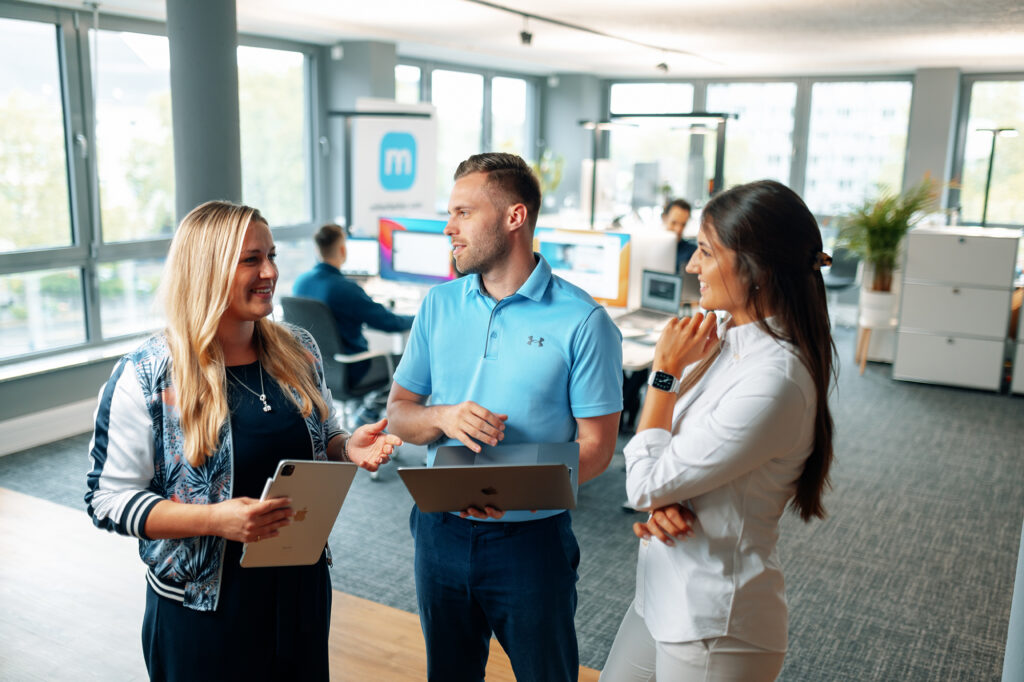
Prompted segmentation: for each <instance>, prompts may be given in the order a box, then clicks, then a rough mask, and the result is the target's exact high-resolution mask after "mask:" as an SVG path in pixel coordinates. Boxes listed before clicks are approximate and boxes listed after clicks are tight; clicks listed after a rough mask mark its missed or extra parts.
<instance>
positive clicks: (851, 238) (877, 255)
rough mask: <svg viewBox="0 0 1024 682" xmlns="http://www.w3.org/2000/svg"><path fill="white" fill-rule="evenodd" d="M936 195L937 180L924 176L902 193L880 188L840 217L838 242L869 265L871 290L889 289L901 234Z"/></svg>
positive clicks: (927, 207) (919, 216) (931, 203)
mask: <svg viewBox="0 0 1024 682" xmlns="http://www.w3.org/2000/svg"><path fill="white" fill-rule="evenodd" d="M937 198H938V188H937V183H935V182H934V181H933V180H932V179H931V178H930V177H928V176H925V178H924V180H922V181H921V182H920V183H919V184H917V185H914V186H913V187H911V188H910V189H908V190H907V191H905V192H903V193H902V194H897V193H895V192H892V191H891V190H887V189H883V190H882V191H881V193H880V194H879V196H878V197H877V198H875V199H869V200H867V201H865V202H864V203H863V204H861V205H860V206H858V207H857V208H855V209H854V210H853V211H852V212H851V213H850V214H849V215H848V216H846V217H845V218H843V219H842V221H841V223H840V229H839V243H840V244H842V245H843V246H845V247H846V248H848V249H850V250H851V251H853V252H854V253H856V254H858V255H860V257H861V259H862V260H863V261H864V262H865V264H867V265H871V266H872V270H873V272H874V277H873V278H872V281H871V287H870V290H871V291H885V292H888V291H892V273H893V270H895V269H896V259H897V258H898V256H899V248H900V242H901V241H903V236H904V235H905V234H906V233H907V231H908V230H910V228H911V227H913V226H914V225H915V224H916V223H917V222H918V221H920V220H921V218H923V217H924V216H925V214H926V213H927V212H928V210H929V209H931V208H933V207H934V206H935V202H936V199H937Z"/></svg>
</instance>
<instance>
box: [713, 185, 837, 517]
mask: <svg viewBox="0 0 1024 682" xmlns="http://www.w3.org/2000/svg"><path fill="white" fill-rule="evenodd" d="M701 220H702V224H703V227H704V228H705V229H710V230H711V231H712V232H714V233H715V235H717V237H718V240H719V241H720V242H721V243H722V244H723V245H724V246H725V247H726V248H729V249H731V250H733V251H735V252H736V274H737V275H738V277H739V279H740V281H741V282H743V283H744V285H745V286H746V288H747V290H746V292H743V293H745V295H746V300H748V301H750V302H751V304H752V306H753V311H754V315H755V318H756V319H757V325H758V326H759V327H760V328H761V329H762V330H764V332H765V333H767V334H769V335H771V336H772V337H773V338H776V339H779V340H781V341H785V342H787V343H790V344H792V345H793V346H794V347H795V348H796V349H797V352H798V355H799V357H800V359H801V360H802V361H803V363H804V365H805V366H806V367H807V371H808V372H810V374H811V379H812V380H813V381H814V388H815V392H816V394H817V395H816V398H817V414H816V415H815V420H814V447H813V449H812V450H811V455H810V457H808V458H807V462H806V463H805V464H804V470H803V472H802V473H801V474H800V478H799V480H798V481H797V486H796V495H795V496H794V497H793V500H792V501H791V502H790V506H791V507H792V508H793V509H794V510H795V511H796V512H797V513H799V514H800V518H802V519H803V520H804V521H810V520H811V519H812V518H814V517H817V518H824V517H825V507H824V505H823V504H822V501H821V498H822V495H823V493H824V491H825V490H826V489H827V488H828V487H829V486H830V481H829V469H830V468H831V466H832V459H833V452H832V433H833V424H832V414H831V412H830V411H829V408H828V395H829V387H830V383H831V382H832V380H833V379H834V378H835V362H834V360H835V355H836V345H835V341H833V339H832V330H831V326H830V324H829V317H828V302H827V298H826V295H825V283H824V281H823V280H822V277H821V271H820V269H819V263H820V260H819V256H818V254H819V253H820V252H821V231H820V230H819V229H818V224H817V222H816V221H815V220H814V216H812V215H811V212H810V211H809V210H808V209H807V206H806V204H804V202H803V200H802V199H801V198H800V197H799V196H797V194H796V192H794V191H793V190H791V189H789V188H788V187H786V186H785V185H783V184H781V183H778V182H775V181H773V180H761V181H759V182H751V183H748V184H746V185H738V186H736V187H733V188H732V189H730V190H728V191H726V192H722V193H721V194H719V195H717V196H715V197H714V198H712V199H711V201H709V202H708V204H707V205H706V206H705V207H704V211H703V213H702V217H701ZM769 315H770V316H772V317H773V318H774V320H775V321H777V323H778V324H777V325H776V326H775V327H770V326H769V325H768V323H767V322H766V321H765V318H766V317H768V316H769Z"/></svg>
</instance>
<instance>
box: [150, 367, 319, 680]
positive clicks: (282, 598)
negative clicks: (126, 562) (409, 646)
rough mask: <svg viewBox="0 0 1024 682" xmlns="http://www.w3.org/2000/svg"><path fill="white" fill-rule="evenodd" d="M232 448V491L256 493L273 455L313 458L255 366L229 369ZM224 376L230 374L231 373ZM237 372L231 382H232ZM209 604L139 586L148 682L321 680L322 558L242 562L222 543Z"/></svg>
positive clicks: (272, 466) (299, 426)
mask: <svg viewBox="0 0 1024 682" xmlns="http://www.w3.org/2000/svg"><path fill="white" fill-rule="evenodd" d="M228 370H229V372H230V373H229V374H228V381H227V384H228V391H227V398H228V407H229V409H230V412H231V433H232V439H233V445H234V476H233V483H232V497H253V498H259V496H260V494H261V493H262V492H263V486H264V484H265V483H266V481H267V479H268V478H269V477H271V476H273V475H274V471H275V470H276V469H277V463H278V461H279V460H281V459H312V443H311V442H310V437H309V431H308V430H307V429H306V426H305V423H304V422H303V419H302V415H301V414H299V412H298V408H296V407H295V405H294V404H293V403H292V402H291V401H289V400H288V399H287V398H286V397H285V395H284V393H283V392H282V390H281V388H280V387H279V386H278V385H277V382H276V381H274V380H273V379H271V378H270V376H269V375H268V374H267V373H266V371H264V372H263V384H264V387H265V390H266V395H267V402H268V403H269V404H270V405H271V408H272V410H271V411H270V412H264V411H263V404H262V403H261V402H260V400H259V398H257V396H255V395H253V394H252V393H250V392H249V391H247V390H245V389H244V388H242V387H240V386H239V385H238V381H239V380H240V381H241V382H243V383H244V384H245V385H246V386H248V387H249V388H251V389H253V390H254V391H255V392H256V393H259V391H260V376H259V366H258V364H257V363H255V362H254V363H252V364H249V365H241V366H237V367H229V368H228ZM232 374H233V375H234V377H232ZM236 378H237V380H236ZM226 544H227V547H226V550H225V556H224V563H223V575H222V578H221V586H220V596H219V599H218V602H217V608H216V610H214V611H195V610H193V609H188V608H185V607H184V606H183V605H182V604H181V603H180V602H177V601H174V600H172V599H167V598H166V597H161V596H159V595H157V594H156V593H155V592H154V591H153V589H152V588H151V587H150V588H148V589H147V593H146V614H145V618H144V619H143V624H142V647H143V652H144V654H145V658H146V667H147V668H148V670H149V675H150V678H151V679H152V680H188V681H189V682H193V681H195V680H214V679H220V680H228V679H245V680H275V681H278V680H282V679H293V680H328V679H329V677H330V675H329V668H328V657H327V640H328V634H329V631H330V622H331V578H330V573H329V572H328V568H327V559H326V555H321V557H320V560H319V561H318V562H317V563H316V564H313V565H312V566H288V567H270V568H242V567H241V566H239V563H238V562H239V560H240V559H241V556H242V544H241V543H239V542H233V541H230V540H229V541H228V542H227V543H226Z"/></svg>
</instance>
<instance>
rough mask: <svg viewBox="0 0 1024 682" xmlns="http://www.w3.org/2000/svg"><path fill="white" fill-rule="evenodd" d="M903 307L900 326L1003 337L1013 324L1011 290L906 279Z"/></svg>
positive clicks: (940, 331)
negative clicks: (907, 280)
mask: <svg viewBox="0 0 1024 682" xmlns="http://www.w3.org/2000/svg"><path fill="white" fill-rule="evenodd" d="M900 310H901V313H900V329H904V330H905V329H913V330H917V331H930V332H937V333H939V334H952V335H954V336H955V335H958V334H964V335H967V336H988V337H991V338H994V339H1002V338H1005V337H1006V333H1007V330H1008V327H1009V324H1010V290H1009V289H1006V290H999V289H975V288H971V287H959V286H946V285H933V284H918V283H916V282H907V283H905V284H904V285H903V303H902V304H901V306H900Z"/></svg>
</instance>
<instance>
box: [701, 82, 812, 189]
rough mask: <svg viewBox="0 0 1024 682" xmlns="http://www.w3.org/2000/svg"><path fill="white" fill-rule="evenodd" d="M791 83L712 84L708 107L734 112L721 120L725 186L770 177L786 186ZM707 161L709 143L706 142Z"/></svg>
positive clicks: (792, 102)
mask: <svg viewBox="0 0 1024 682" xmlns="http://www.w3.org/2000/svg"><path fill="white" fill-rule="evenodd" d="M795 106H796V83H711V84H709V85H708V91H707V106H706V107H705V108H706V109H707V110H708V111H712V112H717V113H730V114H736V115H737V118H734V119H729V120H728V122H727V124H726V144H725V186H726V187H732V186H733V185H739V184H742V183H745V182H752V181H754V180H763V179H771V180H778V181H779V182H781V183H784V184H789V175H790V163H791V161H792V158H793V121H794V107H795ZM705 151H706V156H705V159H706V164H707V165H708V166H711V165H713V163H714V158H713V157H710V154H711V153H712V152H713V146H712V145H707V146H706V148H705Z"/></svg>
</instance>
